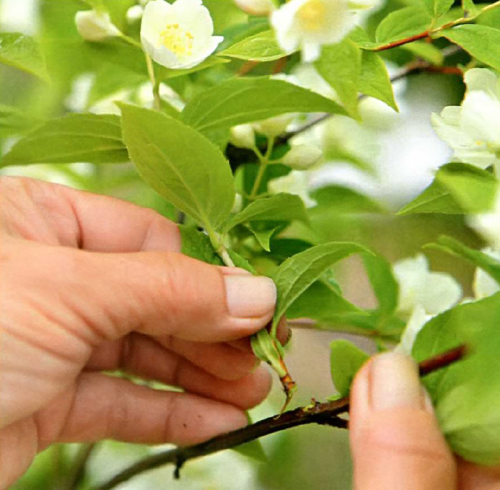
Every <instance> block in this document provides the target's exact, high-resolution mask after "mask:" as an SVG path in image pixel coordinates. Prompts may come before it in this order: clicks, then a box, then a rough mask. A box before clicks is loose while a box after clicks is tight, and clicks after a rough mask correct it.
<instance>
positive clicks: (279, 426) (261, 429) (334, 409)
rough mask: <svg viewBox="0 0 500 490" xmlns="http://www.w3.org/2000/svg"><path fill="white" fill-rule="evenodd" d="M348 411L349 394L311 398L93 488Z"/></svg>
mask: <svg viewBox="0 0 500 490" xmlns="http://www.w3.org/2000/svg"><path fill="white" fill-rule="evenodd" d="M465 354H466V348H465V346H463V345H462V346H460V347H457V348H455V349H452V350H450V351H447V352H445V353H443V354H439V355H437V356H435V357H433V358H431V359H427V360H426V361H423V362H421V363H420V364H419V370H420V374H421V376H425V375H426V374H430V373H431V372H435V371H437V370H438V369H441V368H444V367H447V366H449V365H450V364H452V363H454V362H457V361H459V360H460V359H462V358H463V357H464V356H465ZM348 411H349V397H344V398H341V399H339V400H335V401H330V402H325V403H317V402H315V401H313V403H312V404H311V405H309V406H307V407H300V408H296V409H295V410H290V411H288V412H285V413H283V414H282V415H279V416H278V417H270V418H267V419H264V420H261V421H259V422H256V423H255V424H252V425H249V426H247V427H244V428H242V429H238V430H235V431H232V432H228V433H227V434H222V435H220V436H217V437H214V438H213V439H210V440H209V441H206V442H203V443H201V444H196V445H194V446H188V447H178V448H176V449H171V450H168V451H164V452H162V453H158V454H154V455H152V456H147V457H146V458H144V459H142V460H140V461H138V462H137V463H135V464H134V465H132V466H130V467H129V468H126V469H125V470H123V471H122V472H121V473H119V474H118V475H116V476H115V477H113V478H111V479H110V480H109V481H107V482H105V483H103V484H102V485H100V486H98V487H97V488H96V489H95V490H110V489H112V488H114V487H116V486H117V485H119V484H121V483H123V482H125V481H128V480H130V479H131V478H133V477H134V476H137V475H139V474H140V473H144V472H145V471H149V470H153V469H155V468H158V467H160V466H164V465H167V464H174V465H175V468H176V469H175V476H176V478H178V477H179V472H180V469H181V468H182V466H183V465H184V463H186V461H189V460H191V459H196V458H200V457H201V456H206V455H208V454H214V453H217V452H219V451H223V450H225V449H231V448H234V447H237V446H240V445H241V444H245V443H247V442H251V441H254V440H256V439H259V438H261V437H264V436H267V435H269V434H274V433H275V432H279V431H282V430H287V429H291V428H293V427H298V426H300V425H306V424H320V425H329V426H331V427H337V428H347V421H346V420H344V419H342V418H340V417H339V415H341V414H344V413H346V412H348Z"/></svg>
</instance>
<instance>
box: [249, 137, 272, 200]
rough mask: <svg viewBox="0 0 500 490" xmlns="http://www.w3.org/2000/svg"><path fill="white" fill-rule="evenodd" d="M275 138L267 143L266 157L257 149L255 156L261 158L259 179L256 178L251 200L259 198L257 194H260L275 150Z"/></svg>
mask: <svg viewBox="0 0 500 490" xmlns="http://www.w3.org/2000/svg"><path fill="white" fill-rule="evenodd" d="M274 140H275V138H274V137H271V138H269V141H268V142H267V150H266V153H265V155H262V153H261V152H260V151H259V149H258V148H255V150H254V151H255V154H256V155H257V156H258V157H259V161H260V165H259V171H258V173H257V177H256V178H255V182H254V183H253V187H252V192H250V200H252V201H253V200H255V198H256V197H257V193H258V192H259V188H260V184H261V183H262V179H263V178H264V174H265V173H266V169H267V166H268V165H269V163H270V162H269V159H270V158H271V154H272V152H273V149H274Z"/></svg>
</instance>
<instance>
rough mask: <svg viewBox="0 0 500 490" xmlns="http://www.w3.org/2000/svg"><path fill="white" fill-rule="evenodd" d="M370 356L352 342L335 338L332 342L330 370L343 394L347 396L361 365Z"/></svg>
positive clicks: (336, 386)
mask: <svg viewBox="0 0 500 490" xmlns="http://www.w3.org/2000/svg"><path fill="white" fill-rule="evenodd" d="M369 358H370V356H369V355H368V354H367V353H366V352H365V351H363V350H361V349H360V348H358V347H356V346H355V345H354V344H353V343H352V342H349V341H347V340H334V341H333V342H331V343H330V370H331V374H332V381H333V384H334V385H335V388H337V391H338V392H339V394H340V395H341V396H347V395H348V394H349V391H350V390H351V384H352V382H353V380H354V377H355V376H356V373H357V372H358V371H359V369H360V368H361V366H362V365H363V364H364V363H365V362H366V361H367V360H368V359H369Z"/></svg>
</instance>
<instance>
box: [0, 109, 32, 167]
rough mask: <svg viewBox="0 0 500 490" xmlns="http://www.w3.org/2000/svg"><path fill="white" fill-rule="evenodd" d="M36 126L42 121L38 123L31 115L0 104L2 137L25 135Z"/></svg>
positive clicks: (0, 131)
mask: <svg viewBox="0 0 500 490" xmlns="http://www.w3.org/2000/svg"><path fill="white" fill-rule="evenodd" d="M35 124H40V121H37V120H36V119H35V118H34V117H33V116H32V115H31V114H27V113H24V112H22V111H20V110H19V109H18V108H17V107H14V106H9V105H5V104H0V135H1V136H8V135H11V134H19V133H24V132H25V131H27V130H29V129H31V128H32V127H33V126H34V125H35ZM0 166H1V164H0Z"/></svg>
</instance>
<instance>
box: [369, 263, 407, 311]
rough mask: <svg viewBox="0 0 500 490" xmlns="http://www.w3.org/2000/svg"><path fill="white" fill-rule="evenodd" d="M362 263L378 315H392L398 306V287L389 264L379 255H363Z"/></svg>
mask: <svg viewBox="0 0 500 490" xmlns="http://www.w3.org/2000/svg"><path fill="white" fill-rule="evenodd" d="M363 261H364V264H365V268H366V271H367V273H368V278H369V279H370V283H371V285H372V288H373V292H374V293H375V296H376V298H377V301H378V313H379V314H380V315H381V316H383V317H387V316H389V315H392V314H393V313H394V312H395V310H396V307H397V305H398V296H399V286H398V283H397V281H396V279H395V277H394V274H393V272H392V266H391V264H390V263H389V262H388V261H387V260H385V259H384V258H383V257H382V256H380V255H363Z"/></svg>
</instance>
